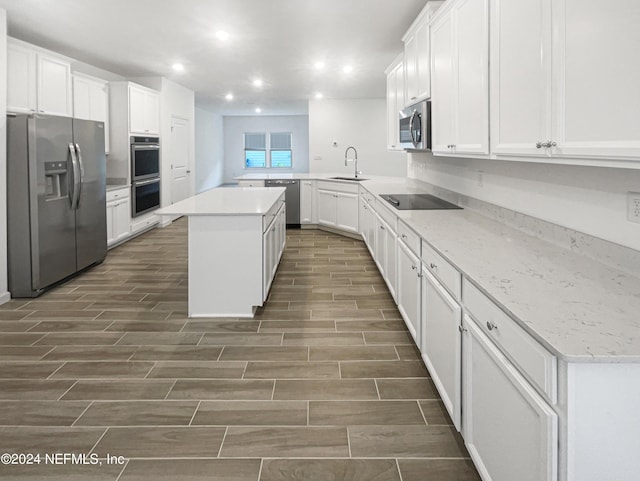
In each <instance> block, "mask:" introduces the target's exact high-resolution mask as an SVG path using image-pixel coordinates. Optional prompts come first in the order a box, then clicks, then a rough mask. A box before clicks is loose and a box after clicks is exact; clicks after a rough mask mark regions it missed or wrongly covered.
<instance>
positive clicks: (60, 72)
mask: <svg viewBox="0 0 640 481" xmlns="http://www.w3.org/2000/svg"><path fill="white" fill-rule="evenodd" d="M38 112H41V113H46V114H52V115H63V116H65V117H71V116H72V115H73V111H72V106H71V65H70V64H69V62H66V61H64V60H61V59H58V58H56V57H53V56H49V55H44V54H40V53H39V54H38Z"/></svg>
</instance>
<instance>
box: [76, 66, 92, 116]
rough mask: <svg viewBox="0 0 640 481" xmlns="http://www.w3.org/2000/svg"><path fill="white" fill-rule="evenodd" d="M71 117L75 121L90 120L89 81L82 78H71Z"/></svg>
mask: <svg viewBox="0 0 640 481" xmlns="http://www.w3.org/2000/svg"><path fill="white" fill-rule="evenodd" d="M73 116H74V117H75V118H76V119H85V120H94V119H92V118H91V81H90V80H89V79H86V78H84V77H78V76H75V75H74V76H73Z"/></svg>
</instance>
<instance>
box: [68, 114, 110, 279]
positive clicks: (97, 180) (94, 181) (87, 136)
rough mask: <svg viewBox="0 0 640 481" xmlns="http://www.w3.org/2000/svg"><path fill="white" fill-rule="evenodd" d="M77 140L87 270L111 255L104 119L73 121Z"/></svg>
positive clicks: (81, 263) (80, 251)
mask: <svg viewBox="0 0 640 481" xmlns="http://www.w3.org/2000/svg"><path fill="white" fill-rule="evenodd" d="M73 139H74V144H75V146H76V150H77V156H78V161H79V162H80V165H81V171H82V175H81V179H82V182H81V190H80V198H79V201H78V208H77V210H76V212H75V216H76V245H77V253H76V258H77V267H78V270H80V269H84V268H85V267H87V266H90V265H91V264H93V263H95V262H98V261H101V260H102V259H104V258H105V256H106V255H107V210H106V209H107V207H106V185H105V184H106V177H107V160H106V156H105V153H104V122H95V121H92V120H80V119H74V120H73Z"/></svg>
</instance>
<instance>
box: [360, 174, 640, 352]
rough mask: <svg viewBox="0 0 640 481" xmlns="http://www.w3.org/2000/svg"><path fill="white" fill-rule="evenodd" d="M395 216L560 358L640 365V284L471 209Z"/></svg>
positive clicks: (375, 184)
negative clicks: (637, 363)
mask: <svg viewBox="0 0 640 481" xmlns="http://www.w3.org/2000/svg"><path fill="white" fill-rule="evenodd" d="M363 186H364V187H365V188H366V189H367V190H368V191H369V192H371V193H372V194H376V195H380V194H393V193H419V192H424V191H422V190H420V189H419V188H417V187H415V186H414V185H411V184H410V183H403V182H395V181H394V182H388V183H387V182H380V181H369V182H363ZM378 201H379V202H385V201H384V200H382V199H380V198H379V197H378ZM385 204H386V202H385ZM394 212H395V213H396V214H397V216H398V218H400V219H402V220H403V221H405V222H406V223H407V224H408V225H409V226H410V227H412V228H413V229H414V230H415V231H416V232H417V233H418V234H419V235H420V236H421V237H422V238H423V239H425V240H426V241H427V242H428V243H429V244H430V245H431V246H432V247H433V248H434V249H436V250H437V251H438V252H439V253H440V254H441V255H442V256H443V257H444V258H446V259H447V260H448V261H449V262H450V263H451V264H452V265H454V266H455V267H456V268H457V269H458V270H459V271H461V272H462V273H463V274H464V275H465V277H466V278H467V279H469V280H470V281H471V282H473V283H474V284H475V285H476V286H477V287H478V288H480V290H482V291H483V292H484V293H485V294H487V295H488V296H489V297H491V298H492V299H493V300H494V301H496V302H497V303H498V304H499V305H500V306H501V307H502V308H503V310H504V311H505V312H507V313H508V314H509V315H510V316H511V317H513V318H514V319H515V320H516V321H517V322H518V323H519V324H520V325H521V326H522V327H523V328H524V329H525V330H527V331H528V332H529V333H530V334H531V335H532V336H533V337H535V338H536V339H537V340H538V341H539V342H540V343H541V344H542V345H544V346H545V347H546V348H547V349H549V350H550V351H551V352H553V353H554V354H556V355H558V356H559V357H560V358H562V359H565V360H567V361H571V362H640V278H639V277H635V276H633V275H630V274H628V273H625V272H623V271H620V270H617V269H614V268H612V267H609V266H606V265H604V264H601V263H599V262H596V261H594V260H592V259H589V258H587V257H583V256H580V255H578V254H575V253H573V252H571V251H570V250H568V249H563V248H561V247H558V246H555V245H553V244H551V243H549V242H545V241H544V240H541V239H538V238H535V237H532V236H529V235H527V234H525V233H523V232H520V231H518V230H516V229H514V228H512V227H509V226H507V225H504V224H501V223H499V222H497V221H494V220H492V219H489V218H488V217H485V216H483V215H480V214H478V213H476V212H474V211H472V210H469V209H465V210H432V211H425V210H423V211H398V210H394Z"/></svg>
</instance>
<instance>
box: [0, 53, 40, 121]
mask: <svg viewBox="0 0 640 481" xmlns="http://www.w3.org/2000/svg"><path fill="white" fill-rule="evenodd" d="M36 108H37V103H36V53H35V51H33V50H31V49H28V48H25V47H22V46H21V45H15V44H13V43H12V42H8V43H7V110H8V111H10V112H21V113H29V112H35V111H36Z"/></svg>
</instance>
